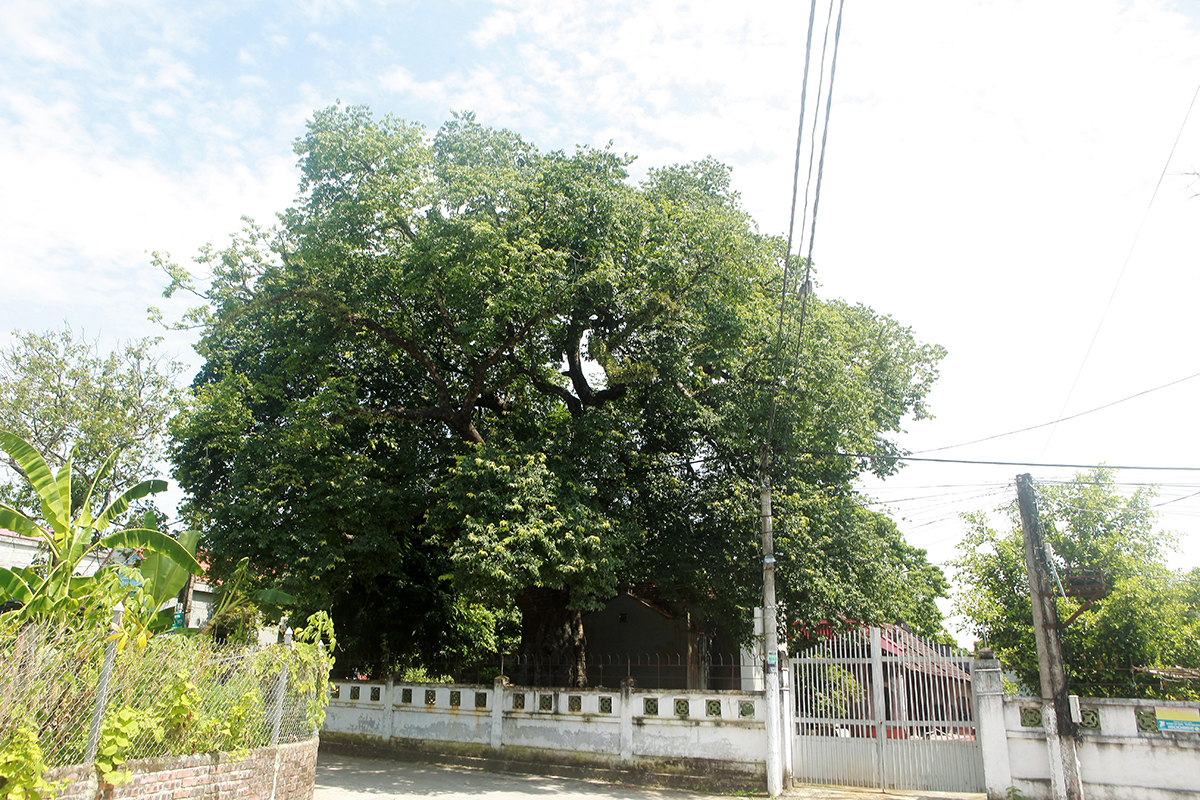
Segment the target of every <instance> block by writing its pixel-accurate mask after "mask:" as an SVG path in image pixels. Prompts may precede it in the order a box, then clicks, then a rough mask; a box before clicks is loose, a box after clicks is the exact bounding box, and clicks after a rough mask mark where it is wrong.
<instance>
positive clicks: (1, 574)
mask: <svg viewBox="0 0 1200 800" xmlns="http://www.w3.org/2000/svg"><path fill="white" fill-rule="evenodd" d="M0 592H3V593H4V594H5V595H7V596H8V597H11V598H12V599H13V600H20V601H21V602H22V603H28V602H29V601H30V600H32V599H33V591H32V590H31V589H30V588H29V584H27V583H26V582H25V581H24V580H22V579H21V576H20V575H18V574H17V573H15V572H13V571H12V570H11V569H6V568H5V567H0Z"/></svg>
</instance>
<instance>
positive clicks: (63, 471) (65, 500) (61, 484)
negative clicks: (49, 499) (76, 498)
mask: <svg viewBox="0 0 1200 800" xmlns="http://www.w3.org/2000/svg"><path fill="white" fill-rule="evenodd" d="M74 460H75V452H74V451H71V453H69V454H68V455H67V460H66V462H65V463H64V464H63V465H62V467H60V468H59V470H58V477H57V478H55V481H54V482H55V484H56V485H57V486H58V496H59V498H60V499H61V500H62V518H63V520H64V521H65V522H66V523H67V524H70V522H71V463H72V462H73V461H74Z"/></svg>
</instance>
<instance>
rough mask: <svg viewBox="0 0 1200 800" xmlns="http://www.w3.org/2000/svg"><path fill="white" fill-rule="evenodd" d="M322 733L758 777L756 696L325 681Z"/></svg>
mask: <svg viewBox="0 0 1200 800" xmlns="http://www.w3.org/2000/svg"><path fill="white" fill-rule="evenodd" d="M333 685H334V687H335V693H336V697H334V698H333V699H331V701H330V704H329V708H328V710H327V712H326V716H325V723H324V725H323V726H322V728H321V730H322V733H340V734H355V735H359V736H363V737H366V738H367V739H368V740H371V739H377V740H379V741H380V743H389V742H396V743H403V742H404V741H405V740H408V741H417V742H420V743H421V745H422V747H424V748H437V747H438V745H443V746H446V748H447V750H448V751H449V752H456V753H462V752H476V753H478V754H481V755H483V754H487V755H493V756H501V757H513V758H529V759H531V760H532V759H542V760H561V761H562V762H563V763H567V764H579V763H586V764H594V765H597V766H604V767H615V768H627V767H632V768H648V769H654V768H656V767H662V766H668V768H670V766H671V765H674V766H678V765H680V764H682V763H688V764H690V765H691V766H692V767H696V766H702V767H703V766H707V767H709V768H711V769H713V770H721V771H727V772H737V773H744V774H745V775H746V776H747V777H761V776H763V775H764V774H765V772H764V769H765V767H764V764H763V758H764V754H765V753H766V732H765V728H764V724H763V718H764V714H765V713H766V708H765V704H764V699H763V694H762V693H761V692H732V691H709V692H699V691H674V690H667V691H663V690H652V689H636V688H633V687H629V686H627V687H623V688H621V689H619V690H605V689H541V688H531V687H520V686H508V685H506V684H505V683H504V682H502V680H497V681H496V682H495V684H494V685H492V686H487V685H466V684H463V685H451V684H428V683H395V684H391V683H384V682H380V681H334V682H333Z"/></svg>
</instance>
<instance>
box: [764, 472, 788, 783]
mask: <svg viewBox="0 0 1200 800" xmlns="http://www.w3.org/2000/svg"><path fill="white" fill-rule="evenodd" d="M759 499H760V500H761V501H762V546H763V651H764V655H765V663H764V664H763V688H764V689H765V694H766V697H765V700H766V706H767V718H766V720H765V723H766V727H767V793H768V794H770V795H771V796H772V797H778V796H779V795H780V794H781V793H782V792H783V757H782V755H783V748H782V747H781V744H780V740H781V739H782V738H783V737H782V733H783V726H782V717H783V714H782V711H783V706H782V704H781V703H780V702H779V612H778V610H777V609H776V607H775V536H774V533H773V532H772V528H771V478H770V477H769V476H768V475H767V473H766V470H765V469H764V470H763V475H762V486H761V489H760V492H759Z"/></svg>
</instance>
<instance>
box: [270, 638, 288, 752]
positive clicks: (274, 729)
mask: <svg viewBox="0 0 1200 800" xmlns="http://www.w3.org/2000/svg"><path fill="white" fill-rule="evenodd" d="M283 646H284V647H285V648H286V650H288V651H290V650H291V649H292V629H291V628H288V629H287V632H286V633H285V634H284V635H283ZM287 681H288V662H287V654H286V653H285V654H284V658H283V668H282V669H280V670H279V678H278V679H277V680H276V681H275V708H274V710H273V711H272V712H271V746H272V747H275V746H276V745H277V744H279V728H280V725H281V724H282V723H283V697H284V695H285V694H287Z"/></svg>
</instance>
